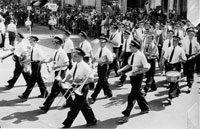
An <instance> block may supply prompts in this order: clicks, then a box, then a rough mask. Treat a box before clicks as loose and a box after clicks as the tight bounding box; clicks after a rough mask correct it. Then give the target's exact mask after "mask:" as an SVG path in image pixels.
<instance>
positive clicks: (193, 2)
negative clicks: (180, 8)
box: [187, 0, 200, 26]
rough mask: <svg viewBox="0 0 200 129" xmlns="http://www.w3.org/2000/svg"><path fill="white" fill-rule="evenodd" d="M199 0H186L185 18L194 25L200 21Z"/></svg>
mask: <svg viewBox="0 0 200 129" xmlns="http://www.w3.org/2000/svg"><path fill="white" fill-rule="evenodd" d="M199 7H200V1H199V0H188V4H187V9H188V10H187V19H188V20H189V21H190V22H191V23H192V24H193V25H194V26H197V25H198V24H199V23H200V10H199Z"/></svg>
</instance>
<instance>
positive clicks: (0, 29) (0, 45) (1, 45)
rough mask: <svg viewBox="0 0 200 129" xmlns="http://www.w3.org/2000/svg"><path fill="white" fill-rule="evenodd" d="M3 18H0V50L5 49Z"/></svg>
mask: <svg viewBox="0 0 200 129" xmlns="http://www.w3.org/2000/svg"><path fill="white" fill-rule="evenodd" d="M4 20H5V19H4V18H3V17H2V16H0V34H1V39H2V40H1V43H0V48H4V47H5V30H6V27H5V24H4Z"/></svg>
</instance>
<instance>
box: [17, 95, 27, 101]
mask: <svg viewBox="0 0 200 129" xmlns="http://www.w3.org/2000/svg"><path fill="white" fill-rule="evenodd" d="M18 97H19V98H20V99H21V100H23V101H26V100H27V99H28V98H27V97H24V96H23V95H19V96H18Z"/></svg>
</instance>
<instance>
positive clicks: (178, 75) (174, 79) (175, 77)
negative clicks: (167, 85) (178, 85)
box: [166, 71, 181, 82]
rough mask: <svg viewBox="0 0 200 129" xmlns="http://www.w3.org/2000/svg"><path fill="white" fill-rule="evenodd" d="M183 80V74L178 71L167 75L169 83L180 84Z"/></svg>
mask: <svg viewBox="0 0 200 129" xmlns="http://www.w3.org/2000/svg"><path fill="white" fill-rule="evenodd" d="M180 78H181V73H180V72H178V71H169V72H167V73H166V80H167V81H168V82H178V81H179V79H180Z"/></svg>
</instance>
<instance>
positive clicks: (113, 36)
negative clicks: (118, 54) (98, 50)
mask: <svg viewBox="0 0 200 129" xmlns="http://www.w3.org/2000/svg"><path fill="white" fill-rule="evenodd" d="M109 39H110V40H111V41H114V42H116V43H117V45H113V44H110V45H111V47H117V48H119V47H120V45H121V34H120V33H119V31H118V30H117V31H115V32H114V33H110V37H109Z"/></svg>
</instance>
